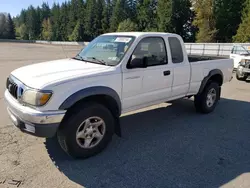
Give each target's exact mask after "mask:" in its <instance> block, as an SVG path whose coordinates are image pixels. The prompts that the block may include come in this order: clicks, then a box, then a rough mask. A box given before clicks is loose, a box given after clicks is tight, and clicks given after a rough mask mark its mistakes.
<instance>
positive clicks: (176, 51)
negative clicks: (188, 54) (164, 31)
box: [168, 37, 184, 63]
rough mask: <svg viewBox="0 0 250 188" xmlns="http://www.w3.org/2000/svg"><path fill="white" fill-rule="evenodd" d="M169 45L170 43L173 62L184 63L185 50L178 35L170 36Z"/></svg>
mask: <svg viewBox="0 0 250 188" xmlns="http://www.w3.org/2000/svg"><path fill="white" fill-rule="evenodd" d="M168 41H169V45H170V51H171V56H172V62H173V63H182V62H183V60H184V58H183V51H182V47H181V43H180V41H179V39H178V38H176V37H169V38H168Z"/></svg>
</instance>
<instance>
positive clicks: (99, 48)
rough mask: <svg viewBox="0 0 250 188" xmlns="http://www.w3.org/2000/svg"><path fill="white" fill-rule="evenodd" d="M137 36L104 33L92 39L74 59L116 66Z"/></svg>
mask: <svg viewBox="0 0 250 188" xmlns="http://www.w3.org/2000/svg"><path fill="white" fill-rule="evenodd" d="M134 38H135V37H132V36H117V35H102V36H99V37H97V38H96V39H94V40H93V41H91V42H90V43H89V44H88V45H87V47H86V48H84V49H83V50H82V51H81V52H80V53H79V54H78V55H77V56H76V57H75V58H74V59H78V60H82V61H88V62H92V63H99V64H104V65H108V66H116V65H118V64H119V63H120V61H121V60H122V58H123V57H124V55H125V54H126V52H127V50H128V49H129V47H130V46H131V44H132V43H133V41H134Z"/></svg>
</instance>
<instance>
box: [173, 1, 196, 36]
mask: <svg viewBox="0 0 250 188" xmlns="http://www.w3.org/2000/svg"><path fill="white" fill-rule="evenodd" d="M172 6H173V8H172V10H173V12H172V19H171V26H172V32H174V33H176V34H179V35H181V36H182V37H183V39H184V40H185V39H186V37H187V36H186V34H187V33H190V32H191V31H190V25H191V23H190V22H189V21H190V18H191V16H192V11H191V6H192V5H191V2H190V0H173V1H172Z"/></svg>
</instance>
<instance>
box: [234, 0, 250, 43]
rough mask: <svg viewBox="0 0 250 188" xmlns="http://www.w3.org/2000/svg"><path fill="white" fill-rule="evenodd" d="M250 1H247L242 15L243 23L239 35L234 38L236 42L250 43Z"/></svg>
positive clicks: (238, 31)
mask: <svg viewBox="0 0 250 188" xmlns="http://www.w3.org/2000/svg"><path fill="white" fill-rule="evenodd" d="M249 29H250V0H246V2H245V4H244V9H243V13H242V22H241V24H240V26H239V28H238V30H237V34H236V35H235V36H234V37H233V41H234V42H241V43H244V42H250V33H249V32H248V31H249Z"/></svg>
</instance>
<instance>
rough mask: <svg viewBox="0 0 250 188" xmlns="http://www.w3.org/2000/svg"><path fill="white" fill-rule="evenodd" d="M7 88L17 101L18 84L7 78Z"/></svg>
mask: <svg viewBox="0 0 250 188" xmlns="http://www.w3.org/2000/svg"><path fill="white" fill-rule="evenodd" d="M6 88H7V89H8V91H9V92H10V94H11V95H12V96H13V97H14V98H16V99H17V89H18V86H17V84H16V83H14V82H13V81H12V80H10V79H9V78H7V81H6Z"/></svg>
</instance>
